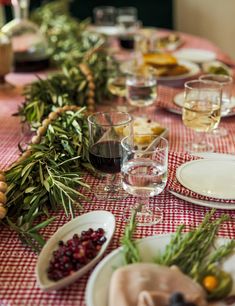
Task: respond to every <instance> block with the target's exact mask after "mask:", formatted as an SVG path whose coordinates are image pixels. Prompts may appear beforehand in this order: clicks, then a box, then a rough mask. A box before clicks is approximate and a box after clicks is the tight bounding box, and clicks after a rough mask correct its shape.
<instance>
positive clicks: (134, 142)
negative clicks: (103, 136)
mask: <svg viewBox="0 0 235 306" xmlns="http://www.w3.org/2000/svg"><path fill="white" fill-rule="evenodd" d="M143 143H145V144H144V145H143ZM122 149H123V152H122V158H121V173H122V185H123V188H124V190H125V191H126V192H128V193H129V194H131V195H133V196H136V197H137V198H138V200H137V203H136V204H135V206H134V207H133V208H132V209H136V211H137V215H136V220H137V224H138V225H139V226H146V225H153V224H157V223H158V222H160V221H161V220H162V211H161V210H160V209H159V207H157V206H155V205H154V206H153V207H151V205H150V203H149V198H150V197H154V196H156V195H158V194H160V193H161V192H162V191H163V190H164V188H165V186H166V182H167V165H168V142H167V140H166V139H165V138H163V137H160V136H157V135H152V134H136V135H135V134H134V137H132V136H131V135H130V136H127V137H125V138H124V139H123V140H122ZM130 212H131V210H130V209H129V208H127V209H126V211H125V213H126V214H127V215H129V214H130Z"/></svg>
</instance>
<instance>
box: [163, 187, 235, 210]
mask: <svg viewBox="0 0 235 306" xmlns="http://www.w3.org/2000/svg"><path fill="white" fill-rule="evenodd" d="M169 192H170V193H171V194H173V195H174V196H175V197H176V198H179V199H181V200H184V201H186V202H189V203H192V204H195V205H199V206H204V207H209V208H216V209H226V210H234V209H235V204H226V203H220V202H213V201H206V200H199V199H195V198H190V197H187V196H185V195H182V194H180V193H177V192H174V191H172V190H169Z"/></svg>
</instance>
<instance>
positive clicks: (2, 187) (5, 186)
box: [0, 182, 7, 193]
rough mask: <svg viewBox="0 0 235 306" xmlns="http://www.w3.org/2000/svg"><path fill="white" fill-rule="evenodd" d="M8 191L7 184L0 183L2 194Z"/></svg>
mask: <svg viewBox="0 0 235 306" xmlns="http://www.w3.org/2000/svg"><path fill="white" fill-rule="evenodd" d="M6 191H7V183H5V182H0V192H3V193H5V192H6Z"/></svg>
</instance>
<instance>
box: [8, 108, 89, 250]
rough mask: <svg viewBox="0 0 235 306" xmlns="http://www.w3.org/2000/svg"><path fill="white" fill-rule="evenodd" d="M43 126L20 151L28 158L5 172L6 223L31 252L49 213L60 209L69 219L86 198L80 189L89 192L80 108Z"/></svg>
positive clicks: (84, 122)
mask: <svg viewBox="0 0 235 306" xmlns="http://www.w3.org/2000/svg"><path fill="white" fill-rule="evenodd" d="M46 120H47V119H46ZM47 124H48V126H47V130H46V131H45V135H44V136H43V137H41V139H40V140H41V142H40V143H38V144H37V142H38V141H36V138H34V139H35V141H34V142H35V144H30V146H29V149H27V150H26V151H25V152H24V153H27V152H29V151H28V150H30V154H26V156H25V155H24V153H23V154H22V157H24V156H25V157H24V158H21V160H19V162H16V163H15V164H14V165H13V166H12V168H10V169H9V170H8V171H7V172H6V173H5V175H6V182H7V184H8V190H7V194H6V195H7V204H6V205H7V208H8V212H7V218H6V221H7V223H8V225H9V226H10V227H11V228H12V229H13V230H15V231H16V232H17V233H18V234H19V236H20V238H21V239H22V240H23V241H24V242H26V243H27V244H28V245H30V246H31V247H32V248H33V249H34V250H38V249H39V248H40V246H42V245H43V244H44V239H43V237H42V236H41V234H40V233H39V230H40V229H42V228H44V227H45V226H47V225H48V224H49V223H50V222H52V221H53V220H54V218H50V213H49V212H50V211H56V210H58V209H59V208H63V209H64V211H65V214H66V216H67V217H69V216H71V217H73V216H74V207H75V206H76V207H78V208H81V204H79V203H78V197H80V198H83V199H86V197H85V196H84V195H83V194H82V193H81V192H80V191H79V190H78V188H79V187H84V188H89V186H88V185H87V184H85V183H84V182H83V180H82V177H83V171H82V163H83V162H86V161H87V152H88V150H87V147H88V128H87V120H86V117H85V115H84V109H80V110H78V111H72V110H68V111H66V112H63V113H61V114H60V116H59V117H58V118H57V119H56V120H54V121H51V120H50V122H47ZM42 127H43V126H42ZM36 137H37V136H36ZM45 218H46V220H45Z"/></svg>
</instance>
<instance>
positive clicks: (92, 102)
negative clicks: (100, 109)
mask: <svg viewBox="0 0 235 306" xmlns="http://www.w3.org/2000/svg"><path fill="white" fill-rule="evenodd" d="M94 104H95V100H94V99H92V98H90V99H88V100H87V105H94Z"/></svg>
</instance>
